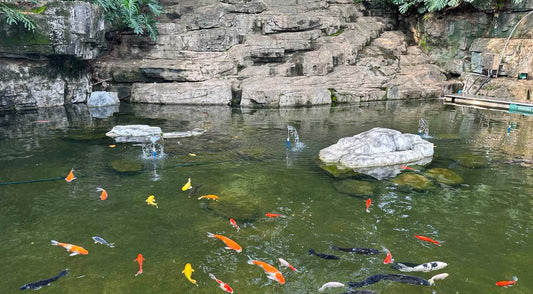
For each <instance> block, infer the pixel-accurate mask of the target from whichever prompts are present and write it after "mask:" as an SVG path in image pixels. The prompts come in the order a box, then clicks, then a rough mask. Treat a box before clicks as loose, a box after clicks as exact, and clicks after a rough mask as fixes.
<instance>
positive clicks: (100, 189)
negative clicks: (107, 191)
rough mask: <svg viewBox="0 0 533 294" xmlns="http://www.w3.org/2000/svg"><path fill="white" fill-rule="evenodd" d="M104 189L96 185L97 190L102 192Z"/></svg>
mask: <svg viewBox="0 0 533 294" xmlns="http://www.w3.org/2000/svg"><path fill="white" fill-rule="evenodd" d="M103 190H104V189H102V188H100V187H96V191H98V192H102V191H103Z"/></svg>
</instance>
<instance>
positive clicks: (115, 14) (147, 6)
mask: <svg viewBox="0 0 533 294" xmlns="http://www.w3.org/2000/svg"><path fill="white" fill-rule="evenodd" d="M90 1H91V2H93V3H95V4H97V5H99V6H101V7H102V8H104V13H105V18H106V20H107V21H109V22H111V23H113V24H114V25H116V26H117V27H118V29H120V30H123V29H125V28H130V29H132V30H133V33H135V34H137V35H142V34H144V33H148V34H149V35H150V36H151V37H152V39H154V41H155V40H157V27H156V20H155V17H156V16H158V15H159V14H161V12H162V8H161V5H160V4H159V1H158V0H90Z"/></svg>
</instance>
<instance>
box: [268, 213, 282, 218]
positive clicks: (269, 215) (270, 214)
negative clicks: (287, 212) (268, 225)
mask: <svg viewBox="0 0 533 294" xmlns="http://www.w3.org/2000/svg"><path fill="white" fill-rule="evenodd" d="M265 215H266V216H268V217H269V218H275V217H285V216H284V215H282V214H279V213H265Z"/></svg>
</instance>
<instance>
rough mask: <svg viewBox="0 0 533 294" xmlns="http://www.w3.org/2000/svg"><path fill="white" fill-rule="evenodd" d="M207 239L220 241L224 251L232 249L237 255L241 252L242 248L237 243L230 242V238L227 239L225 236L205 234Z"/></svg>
mask: <svg viewBox="0 0 533 294" xmlns="http://www.w3.org/2000/svg"><path fill="white" fill-rule="evenodd" d="M207 237H209V238H217V239H219V240H222V242H224V243H225V244H226V249H232V250H235V251H236V252H238V253H240V252H242V247H241V246H240V245H239V244H237V242H235V241H233V240H231V239H230V238H228V237H226V236H222V235H217V234H213V233H209V232H207Z"/></svg>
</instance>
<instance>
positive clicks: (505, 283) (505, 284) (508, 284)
mask: <svg viewBox="0 0 533 294" xmlns="http://www.w3.org/2000/svg"><path fill="white" fill-rule="evenodd" d="M516 281H518V278H517V277H516V276H514V277H513V279H512V280H510V281H499V282H496V286H501V287H505V288H507V287H511V286H513V285H514V284H516Z"/></svg>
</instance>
